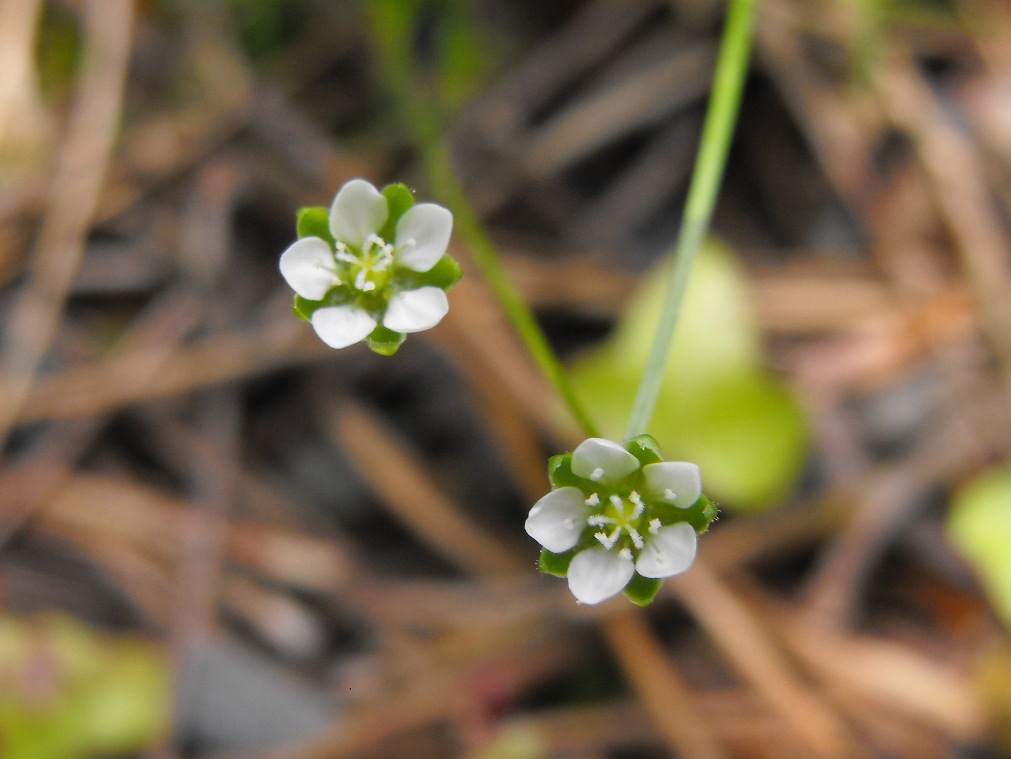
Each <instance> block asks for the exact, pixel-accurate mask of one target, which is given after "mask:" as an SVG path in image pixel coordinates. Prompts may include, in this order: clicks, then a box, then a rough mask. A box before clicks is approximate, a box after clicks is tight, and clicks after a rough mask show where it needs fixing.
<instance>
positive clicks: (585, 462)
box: [572, 437, 639, 485]
mask: <svg viewBox="0 0 1011 759" xmlns="http://www.w3.org/2000/svg"><path fill="white" fill-rule="evenodd" d="M638 468H639V459H637V458H636V457H635V456H633V455H632V454H631V453H629V452H628V451H626V450H625V449H624V448H622V447H621V446H620V445H618V444H617V443H615V442H613V441H611V440H604V439H603V438H599V437H591V438H590V439H589V440H584V441H583V442H582V443H580V444H579V445H578V446H577V447H576V450H574V451H573V452H572V473H573V474H574V475H576V476H577V477H586V478H588V479H591V480H595V481H600V482H606V483H608V484H612V485H613V484H615V483H617V482H619V481H621V480H623V479H624V478H625V477H627V476H628V475H630V474H632V472H634V471H635V470H636V469H638Z"/></svg>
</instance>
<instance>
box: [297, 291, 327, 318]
mask: <svg viewBox="0 0 1011 759" xmlns="http://www.w3.org/2000/svg"><path fill="white" fill-rule="evenodd" d="M322 305H323V301H321V300H309V299H308V298H303V297H302V296H301V295H296V296H295V303H294V305H292V307H291V310H292V311H293V312H294V313H295V316H297V317H298V318H299V319H301V320H302V321H304V322H307V321H311V320H312V315H313V313H314V312H315V311H316V309H317V308H319V307H320V306H322Z"/></svg>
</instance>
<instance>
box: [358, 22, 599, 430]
mask: <svg viewBox="0 0 1011 759" xmlns="http://www.w3.org/2000/svg"><path fill="white" fill-rule="evenodd" d="M371 10H372V21H373V24H372V27H373V33H374V35H375V38H376V41H377V43H378V47H379V52H380V57H381V64H382V69H383V72H384V75H385V77H386V80H387V82H386V83H387V86H388V88H389V91H390V92H392V93H394V95H395V97H396V105H397V106H398V107H399V108H402V109H403V111H404V113H403V116H404V118H405V121H406V123H407V125H408V127H409V128H410V129H411V131H412V133H413V138H414V141H415V143H416V145H417V147H418V149H419V151H420V153H421V155H422V158H423V160H424V163H425V168H426V170H427V174H428V178H429V181H430V182H431V185H432V190H433V191H434V192H435V194H436V196H437V197H438V198H439V199H440V200H441V201H442V202H444V203H445V204H446V206H447V207H448V208H449V210H450V211H452V212H453V216H454V218H455V222H456V230H457V234H458V235H459V236H460V238H461V239H462V240H463V242H464V243H465V244H466V246H467V248H468V249H469V250H470V252H471V257H472V259H473V261H474V263H475V264H477V266H478V268H479V269H480V270H481V274H482V275H483V276H484V278H485V281H486V282H487V283H488V285H489V286H490V287H491V289H492V292H494V294H495V297H496V298H498V300H499V302H500V303H501V304H502V309H503V310H504V311H505V313H506V316H507V317H508V319H509V321H510V323H511V324H512V326H513V328H514V329H515V330H516V333H517V335H518V336H519V338H520V340H521V341H522V342H523V344H524V345H525V346H526V349H527V350H528V351H529V353H530V355H531V357H532V358H533V359H534V361H535V362H536V364H537V366H538V367H539V368H540V370H541V371H542V372H543V373H544V375H545V376H546V377H547V378H548V380H549V381H550V382H551V384H552V385H554V387H555V389H556V390H557V392H558V394H559V396H560V397H561V399H562V401H563V402H564V403H565V405H566V406H567V407H568V409H569V411H570V412H571V414H572V416H573V418H574V419H575V421H576V422H577V424H578V425H579V426H580V428H581V429H582V431H583V433H584V434H586V435H587V436H588V437H597V436H598V434H599V433H598V432H597V428H596V425H595V424H594V423H593V421H592V420H591V419H590V416H589V414H588V413H587V412H586V409H585V408H584V407H583V405H582V403H580V401H579V399H578V398H577V397H576V393H575V389H574V388H573V387H572V384H571V383H570V382H569V379H568V377H567V376H566V374H565V370H564V369H563V367H562V365H561V362H560V361H559V360H558V357H557V356H556V355H555V352H554V350H553V349H552V348H551V345H550V344H549V343H548V340H547V337H545V335H544V331H543V330H542V329H541V327H540V325H539V324H538V323H537V320H536V319H535V318H534V315H533V313H532V312H531V311H530V309H529V307H528V306H527V305H526V303H525V302H524V301H523V299H522V298H521V297H520V295H519V293H518V292H517V291H516V288H515V287H514V286H513V284H512V282H511V281H510V280H509V277H508V275H507V274H506V271H505V268H504V267H503V265H502V261H501V258H500V256H499V254H498V252H497V250H496V249H495V246H494V245H493V244H492V242H491V239H490V238H489V237H488V234H487V233H486V232H485V230H484V227H483V226H482V224H481V222H480V221H479V220H478V218H477V214H476V213H475V212H474V209H473V207H472V206H471V204H470V201H469V200H468V199H467V196H466V193H465V192H464V190H463V187H462V186H461V184H460V181H459V179H457V177H456V175H455V174H454V172H453V168H452V162H451V160H450V156H449V151H448V150H447V148H446V146H445V144H444V143H443V140H442V129H441V125H440V120H439V116H438V113H437V111H436V103H435V99H434V97H433V96H432V94H431V93H429V92H426V91H425V88H424V87H423V86H422V84H421V82H420V81H419V79H420V78H419V77H417V76H416V75H415V69H414V66H413V65H412V61H411V54H410V51H411V49H412V44H411V43H412V40H411V15H412V14H410V13H404V12H403V8H402V7H400V6H399V4H398V3H389V2H386V3H384V2H375V3H372V4H371Z"/></svg>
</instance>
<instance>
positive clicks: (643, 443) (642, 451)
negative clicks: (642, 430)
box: [625, 435, 664, 466]
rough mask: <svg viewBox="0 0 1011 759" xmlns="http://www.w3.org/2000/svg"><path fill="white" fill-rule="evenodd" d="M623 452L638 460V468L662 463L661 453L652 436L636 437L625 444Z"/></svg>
mask: <svg viewBox="0 0 1011 759" xmlns="http://www.w3.org/2000/svg"><path fill="white" fill-rule="evenodd" d="M625 450H627V451H628V452H629V453H631V454H632V455H633V456H635V457H636V458H637V459H639V465H640V466H646V465H647V464H656V463H658V462H661V461H663V460H664V459H663V451H661V450H660V444H659V443H658V442H656V440H655V439H654V438H653V436H652V435H638V436H637V437H634V438H632V439H631V440H629V441H628V443H626V444H625Z"/></svg>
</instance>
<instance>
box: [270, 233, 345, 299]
mask: <svg viewBox="0 0 1011 759" xmlns="http://www.w3.org/2000/svg"><path fill="white" fill-rule="evenodd" d="M334 268H335V264H334V257H333V251H331V250H330V243H328V242H326V241H324V240H321V239H320V238H318V237H303V238H302V239H301V240H299V241H298V242H296V243H294V244H293V245H291V246H290V247H289V248H288V249H287V250H286V251H284V253H282V254H281V262H280V269H281V276H282V277H284V281H285V282H287V283H288V285H289V286H290V287H291V289H292V290H294V291H295V292H297V293H298V294H299V295H301V296H302V297H303V298H308V299H309V300H320V299H321V298H322V297H323V296H324V295H326V291H327V290H329V289H330V288H331V287H333V286H334V285H336V284H337V283H338V281H339V280H338V279H337V275H336V274H335V273H334Z"/></svg>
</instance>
